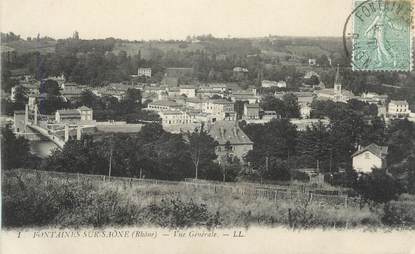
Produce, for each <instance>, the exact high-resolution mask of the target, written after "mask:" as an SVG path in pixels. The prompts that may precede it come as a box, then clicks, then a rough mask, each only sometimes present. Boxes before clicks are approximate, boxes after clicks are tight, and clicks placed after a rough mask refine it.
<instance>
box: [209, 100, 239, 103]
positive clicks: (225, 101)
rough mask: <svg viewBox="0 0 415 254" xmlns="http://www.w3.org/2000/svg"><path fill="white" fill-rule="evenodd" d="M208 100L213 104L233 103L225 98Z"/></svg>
mask: <svg viewBox="0 0 415 254" xmlns="http://www.w3.org/2000/svg"><path fill="white" fill-rule="evenodd" d="M210 102H211V103H213V104H234V103H233V102H231V101H227V100H225V99H216V100H210Z"/></svg>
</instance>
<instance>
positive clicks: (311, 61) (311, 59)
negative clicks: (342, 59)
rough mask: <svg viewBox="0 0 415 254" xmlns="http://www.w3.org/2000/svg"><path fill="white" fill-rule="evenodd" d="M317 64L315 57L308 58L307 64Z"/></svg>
mask: <svg viewBox="0 0 415 254" xmlns="http://www.w3.org/2000/svg"><path fill="white" fill-rule="evenodd" d="M316 64H317V60H316V59H315V58H309V59H308V65H310V66H314V65H316Z"/></svg>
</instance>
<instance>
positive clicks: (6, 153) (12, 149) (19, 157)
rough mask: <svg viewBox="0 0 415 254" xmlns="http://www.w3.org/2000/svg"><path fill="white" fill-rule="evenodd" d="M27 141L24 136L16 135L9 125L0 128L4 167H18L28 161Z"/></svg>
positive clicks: (28, 149)
mask: <svg viewBox="0 0 415 254" xmlns="http://www.w3.org/2000/svg"><path fill="white" fill-rule="evenodd" d="M29 151H30V148H29V142H28V141H27V140H26V139H25V138H24V137H16V135H14V133H13V132H12V131H11V129H10V126H6V127H3V128H2V130H1V160H2V167H3V168H4V169H13V168H19V167H23V166H25V165H26V162H28V158H29V157H30V154H29Z"/></svg>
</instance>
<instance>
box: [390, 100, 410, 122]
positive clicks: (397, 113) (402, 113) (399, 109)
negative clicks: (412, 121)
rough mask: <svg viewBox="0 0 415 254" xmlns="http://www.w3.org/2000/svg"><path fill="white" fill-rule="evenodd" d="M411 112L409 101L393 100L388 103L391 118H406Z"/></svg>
mask: <svg viewBox="0 0 415 254" xmlns="http://www.w3.org/2000/svg"><path fill="white" fill-rule="evenodd" d="M410 113H411V110H410V109H409V104H408V102H407V101H398V100H391V101H390V102H389V104H388V117H389V118H405V117H408V116H409V114H410Z"/></svg>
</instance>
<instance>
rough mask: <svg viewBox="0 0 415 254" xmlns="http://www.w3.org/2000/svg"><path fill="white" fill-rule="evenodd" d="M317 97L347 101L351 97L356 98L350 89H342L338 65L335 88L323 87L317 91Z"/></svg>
mask: <svg viewBox="0 0 415 254" xmlns="http://www.w3.org/2000/svg"><path fill="white" fill-rule="evenodd" d="M316 94H317V99H319V100H331V101H335V102H345V103H346V102H347V101H348V100H350V99H353V98H356V96H355V95H354V94H353V93H352V92H351V91H348V90H345V89H342V84H341V82H340V74H339V68H338V67H337V72H336V78H335V80H334V87H333V89H326V88H325V89H321V90H317V91H316Z"/></svg>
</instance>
